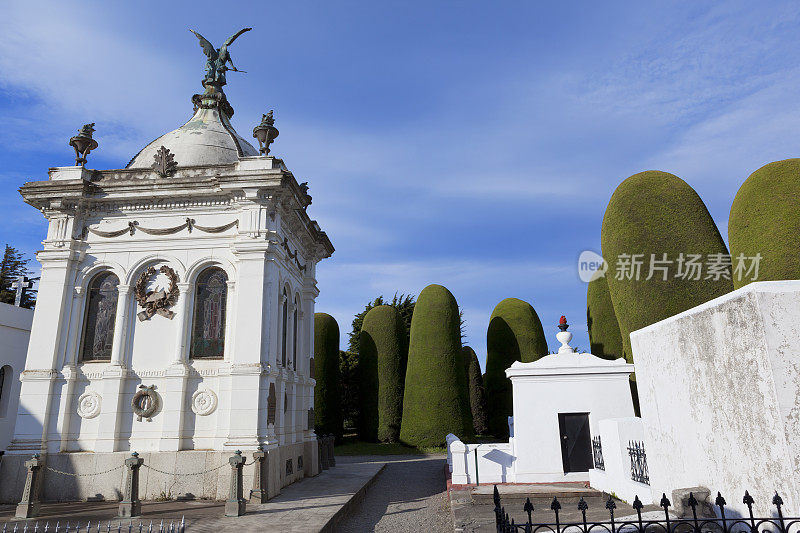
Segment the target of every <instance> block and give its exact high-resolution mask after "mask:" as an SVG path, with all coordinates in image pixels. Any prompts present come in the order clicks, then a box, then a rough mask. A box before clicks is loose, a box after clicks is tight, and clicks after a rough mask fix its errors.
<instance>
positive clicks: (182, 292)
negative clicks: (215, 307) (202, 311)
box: [172, 283, 192, 365]
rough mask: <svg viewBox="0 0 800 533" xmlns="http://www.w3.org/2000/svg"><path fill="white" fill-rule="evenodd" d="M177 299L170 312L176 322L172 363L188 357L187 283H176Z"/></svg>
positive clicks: (183, 361)
mask: <svg viewBox="0 0 800 533" xmlns="http://www.w3.org/2000/svg"><path fill="white" fill-rule="evenodd" d="M178 291H179V294H178V301H177V302H175V306H174V307H173V309H172V312H173V313H175V316H174V317H172V320H173V321H174V322H175V324H176V326H177V327H176V328H175V330H176V331H175V333H176V335H175V353H174V354H173V357H172V364H173V365H175V364H181V363H185V362H186V361H187V360H188V359H189V350H188V349H187V344H188V343H187V339H189V335H191V328H192V308H191V306H190V305H189V302H188V299H189V296H190V295H189V284H188V283H178Z"/></svg>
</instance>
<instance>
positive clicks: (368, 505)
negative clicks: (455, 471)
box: [336, 456, 453, 533]
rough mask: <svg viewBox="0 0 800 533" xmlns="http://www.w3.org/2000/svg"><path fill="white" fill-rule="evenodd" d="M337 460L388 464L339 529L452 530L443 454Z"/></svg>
mask: <svg viewBox="0 0 800 533" xmlns="http://www.w3.org/2000/svg"><path fill="white" fill-rule="evenodd" d="M336 461H337V462H339V461H342V462H362V461H380V462H385V463H387V464H386V468H385V469H384V470H383V472H381V473H380V474H379V475H378V478H377V479H376V480H375V482H374V483H373V484H372V485H371V486H370V487H369V489H368V490H367V493H366V495H365V496H364V499H363V500H362V501H361V503H360V504H359V506H358V507H357V508H356V509H355V510H354V511H353V513H352V514H351V515H350V516H348V517H347V518H346V519H344V520H343V521H342V522H340V523H339V524H337V526H336V531H337V532H339V531H341V532H342V533H356V532H358V533H361V532H364V531H377V532H383V531H385V532H405V531H408V532H414V533H416V532H418V531H425V532H430V533H445V532H447V533H450V532H452V531H453V522H452V518H451V516H450V507H449V504H448V500H447V487H446V482H445V474H444V468H445V464H446V459H445V457H444V456H425V457H419V456H417V457H410V456H409V457H406V456H403V457H397V456H394V457H393V456H382V457H337V458H336Z"/></svg>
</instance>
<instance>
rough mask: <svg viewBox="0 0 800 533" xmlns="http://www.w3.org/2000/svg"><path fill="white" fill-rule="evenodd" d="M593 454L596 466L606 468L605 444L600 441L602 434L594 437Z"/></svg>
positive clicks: (599, 468) (601, 468)
mask: <svg viewBox="0 0 800 533" xmlns="http://www.w3.org/2000/svg"><path fill="white" fill-rule="evenodd" d="M592 456H593V457H594V467H595V468H596V469H598V470H605V469H606V464H605V463H604V462H603V445H602V444H601V443H600V435H597V436H596V437H592Z"/></svg>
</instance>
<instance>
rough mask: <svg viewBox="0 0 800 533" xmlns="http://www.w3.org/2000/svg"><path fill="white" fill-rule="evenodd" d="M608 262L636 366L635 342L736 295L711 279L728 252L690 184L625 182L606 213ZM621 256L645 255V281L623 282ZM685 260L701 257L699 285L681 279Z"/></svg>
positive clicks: (640, 178) (646, 177)
mask: <svg viewBox="0 0 800 533" xmlns="http://www.w3.org/2000/svg"><path fill="white" fill-rule="evenodd" d="M601 241H602V247H603V257H604V258H605V260H606V262H607V263H608V265H609V269H608V273H607V274H606V279H607V281H608V289H609V293H610V294H611V301H612V302H613V304H614V312H615V314H616V316H617V321H618V323H619V329H620V333H621V335H622V345H623V353H624V356H625V358H626V359H628V361H632V354H631V343H630V334H631V332H632V331H635V330H637V329H641V328H643V327H645V326H649V325H650V324H653V323H654V322H658V321H659V320H663V319H665V318H668V317H671V316H673V315H675V314H677V313H680V312H682V311H685V310H687V309H690V308H692V307H695V306H697V305H700V304H702V303H704V302H707V301H709V300H711V299H713V298H716V297H718V296H722V295H723V294H726V293H728V292H730V291H731V290H732V289H733V284H732V283H731V280H730V279H724V278H722V277H720V279H718V280H715V279H713V278H711V279H705V278H706V274H707V260H708V256H709V255H710V254H723V255H727V253H728V250H727V248H726V247H725V243H724V242H723V240H722V237H721V236H720V234H719V230H718V229H717V226H716V224H714V220H713V219H712V218H711V215H710V214H709V212H708V209H706V206H705V204H704V203H703V200H701V199H700V196H698V194H697V193H696V192H695V191H694V189H692V188H691V187H690V186H689V185H688V184H687V183H686V182H685V181H683V180H682V179H680V178H678V177H677V176H674V175H672V174H669V173H667V172H661V171H657V170H648V171H646V172H640V173H639V174H634V175H633V176H631V177H629V178H628V179H626V180H625V181H623V182H622V183H621V184H620V185H619V187H617V190H616V191H614V194H613V195H612V196H611V200H610V201H609V203H608V207H607V208H606V213H605V216H604V217H603V228H602V232H601ZM622 254H628V255H632V254H642V257H641V260H642V266H641V273H640V276H639V279H638V280H637V279H635V276H633V279H627V276H626V277H623V279H619V278H620V276H619V275H618V269H619V267H622V270H624V271H625V272H626V273H628V272H629V269H627V268H626V267H625V264H624V261H625V258H620V256H621V255H622ZM651 254H653V255H654V256H655V258H656V259H658V260H660V259H663V257H664V256H663V254H666V259H667V260H668V261H669V260H671V261H673V263H672V264H666V266H667V268H668V270H667V276H666V278H667V279H666V280H664V279H663V276H664V274H663V273H662V272H660V271H655V272H654V275H653V276H652V277H651V279H649V280H648V279H646V278H647V277H648V275H649V273H650V272H649V265H650V258H651ZM680 254H684V258H687V257H688V255H689V254H699V255H701V256H702V257H701V259H700V263H701V264H702V272H701V276H700V279H698V280H696V279H684V278H682V277H679V276H676V275H675V274H677V272H678V270H677V261H678V259H679V256H680Z"/></svg>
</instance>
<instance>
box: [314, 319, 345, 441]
mask: <svg viewBox="0 0 800 533" xmlns="http://www.w3.org/2000/svg"><path fill="white" fill-rule="evenodd" d="M314 370H315V376H316V378H315V379H316V380H317V384H316V385H315V386H314V421H315V424H314V426H315V429H316V431H317V433H319V434H328V433H333V434H334V435H336V436H337V437H339V438H340V437H341V436H342V433H343V427H342V406H341V403H340V400H341V394H340V391H339V382H340V377H341V376H340V374H339V325H338V324H337V323H336V319H334V318H333V317H332V316H331V315H328V314H325V313H314Z"/></svg>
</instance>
